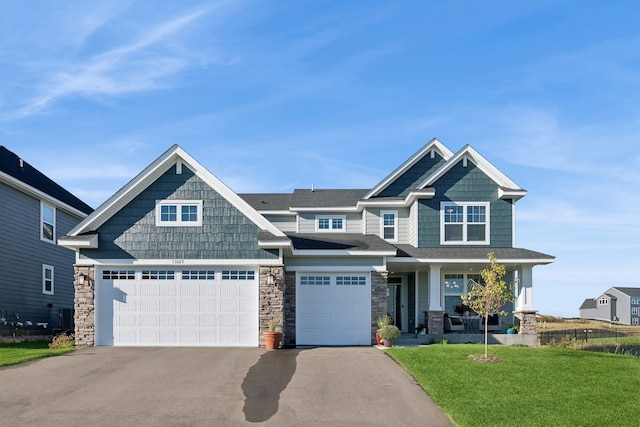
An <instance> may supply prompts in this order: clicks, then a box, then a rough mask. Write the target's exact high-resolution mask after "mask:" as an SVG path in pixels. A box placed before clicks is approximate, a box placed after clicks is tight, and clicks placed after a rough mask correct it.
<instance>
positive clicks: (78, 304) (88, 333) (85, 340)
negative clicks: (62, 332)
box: [73, 265, 96, 347]
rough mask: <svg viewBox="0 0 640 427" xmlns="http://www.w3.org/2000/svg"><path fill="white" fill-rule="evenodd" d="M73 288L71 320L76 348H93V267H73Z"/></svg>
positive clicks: (94, 322) (94, 321)
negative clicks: (72, 313)
mask: <svg viewBox="0 0 640 427" xmlns="http://www.w3.org/2000/svg"><path fill="white" fill-rule="evenodd" d="M81 282H82V283H81ZM73 286H74V288H75V299H74V310H75V314H74V317H73V320H74V322H75V342H76V346H78V347H93V346H94V345H95V332H96V319H95V266H93V265H90V266H85V265H83V266H78V265H75V266H74V275H73Z"/></svg>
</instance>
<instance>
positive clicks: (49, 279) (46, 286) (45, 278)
mask: <svg viewBox="0 0 640 427" xmlns="http://www.w3.org/2000/svg"><path fill="white" fill-rule="evenodd" d="M42 293H43V294H47V295H53V267H52V266H50V265H45V264H43V265H42Z"/></svg>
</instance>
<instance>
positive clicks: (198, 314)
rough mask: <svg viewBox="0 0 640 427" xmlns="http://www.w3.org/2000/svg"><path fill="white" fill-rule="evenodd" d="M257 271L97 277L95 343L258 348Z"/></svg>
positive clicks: (119, 272)
mask: <svg viewBox="0 0 640 427" xmlns="http://www.w3.org/2000/svg"><path fill="white" fill-rule="evenodd" d="M256 271H257V269H251V268H249V269H237V268H235V269H231V268H229V269H219V268H216V269H213V268H212V269H206V268H204V269H203V268H197V269H188V270H187V269H184V270H182V269H180V270H177V269H176V270H168V269H158V268H153V269H152V268H149V269H136V270H113V269H105V270H103V271H102V272H101V275H100V282H99V283H98V286H97V293H96V344H97V345H116V346H117V345H123V346H258V344H259V335H258V277H257V276H258V274H257V273H256Z"/></svg>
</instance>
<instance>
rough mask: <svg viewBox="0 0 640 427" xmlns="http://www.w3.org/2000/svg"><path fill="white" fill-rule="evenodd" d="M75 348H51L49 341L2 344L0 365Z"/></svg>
mask: <svg viewBox="0 0 640 427" xmlns="http://www.w3.org/2000/svg"><path fill="white" fill-rule="evenodd" d="M73 350H74V348H73V347H70V348H59V349H55V350H50V349H49V341H32V342H22V343H15V344H14V343H12V344H0V366H7V365H15V364H16V363H22V362H26V361H28V360H33V359H39V358H41V357H48V356H55V355H58V354H63V353H68V352H70V351H73Z"/></svg>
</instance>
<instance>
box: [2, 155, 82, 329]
mask: <svg viewBox="0 0 640 427" xmlns="http://www.w3.org/2000/svg"><path fill="white" fill-rule="evenodd" d="M92 211H93V209H92V208H91V207H90V206H88V205H87V204H85V203H83V202H82V201H81V200H80V199H78V198H77V197H75V196H74V195H72V194H71V193H69V192H68V191H67V190H65V189H64V188H62V187H61V186H60V185H58V184H56V183H55V182H53V181H52V180H51V179H49V178H47V177H46V176H45V175H43V174H42V173H41V172H39V171H38V170H37V169H35V168H34V167H33V166H31V165H30V164H29V163H27V162H26V161H24V160H23V159H21V158H20V157H19V156H17V155H16V154H14V153H13V152H11V151H9V150H8V149H6V148H5V147H3V146H0V273H1V274H0V328H4V327H15V326H16V325H23V326H25V325H29V324H30V323H31V324H33V325H37V324H38V323H40V324H41V325H42V326H44V324H46V326H49V327H52V328H60V327H71V326H72V319H73V318H72V312H73V304H74V290H73V263H74V260H75V256H74V255H75V254H74V252H73V251H71V250H69V249H67V248H64V247H62V246H59V245H58V243H57V239H58V237H60V236H63V235H65V234H66V233H67V232H68V231H69V230H71V229H72V228H73V227H74V226H75V225H76V224H78V223H79V222H80V221H81V220H82V219H84V218H86V217H87V215H88V214H89V213H91V212H92Z"/></svg>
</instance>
